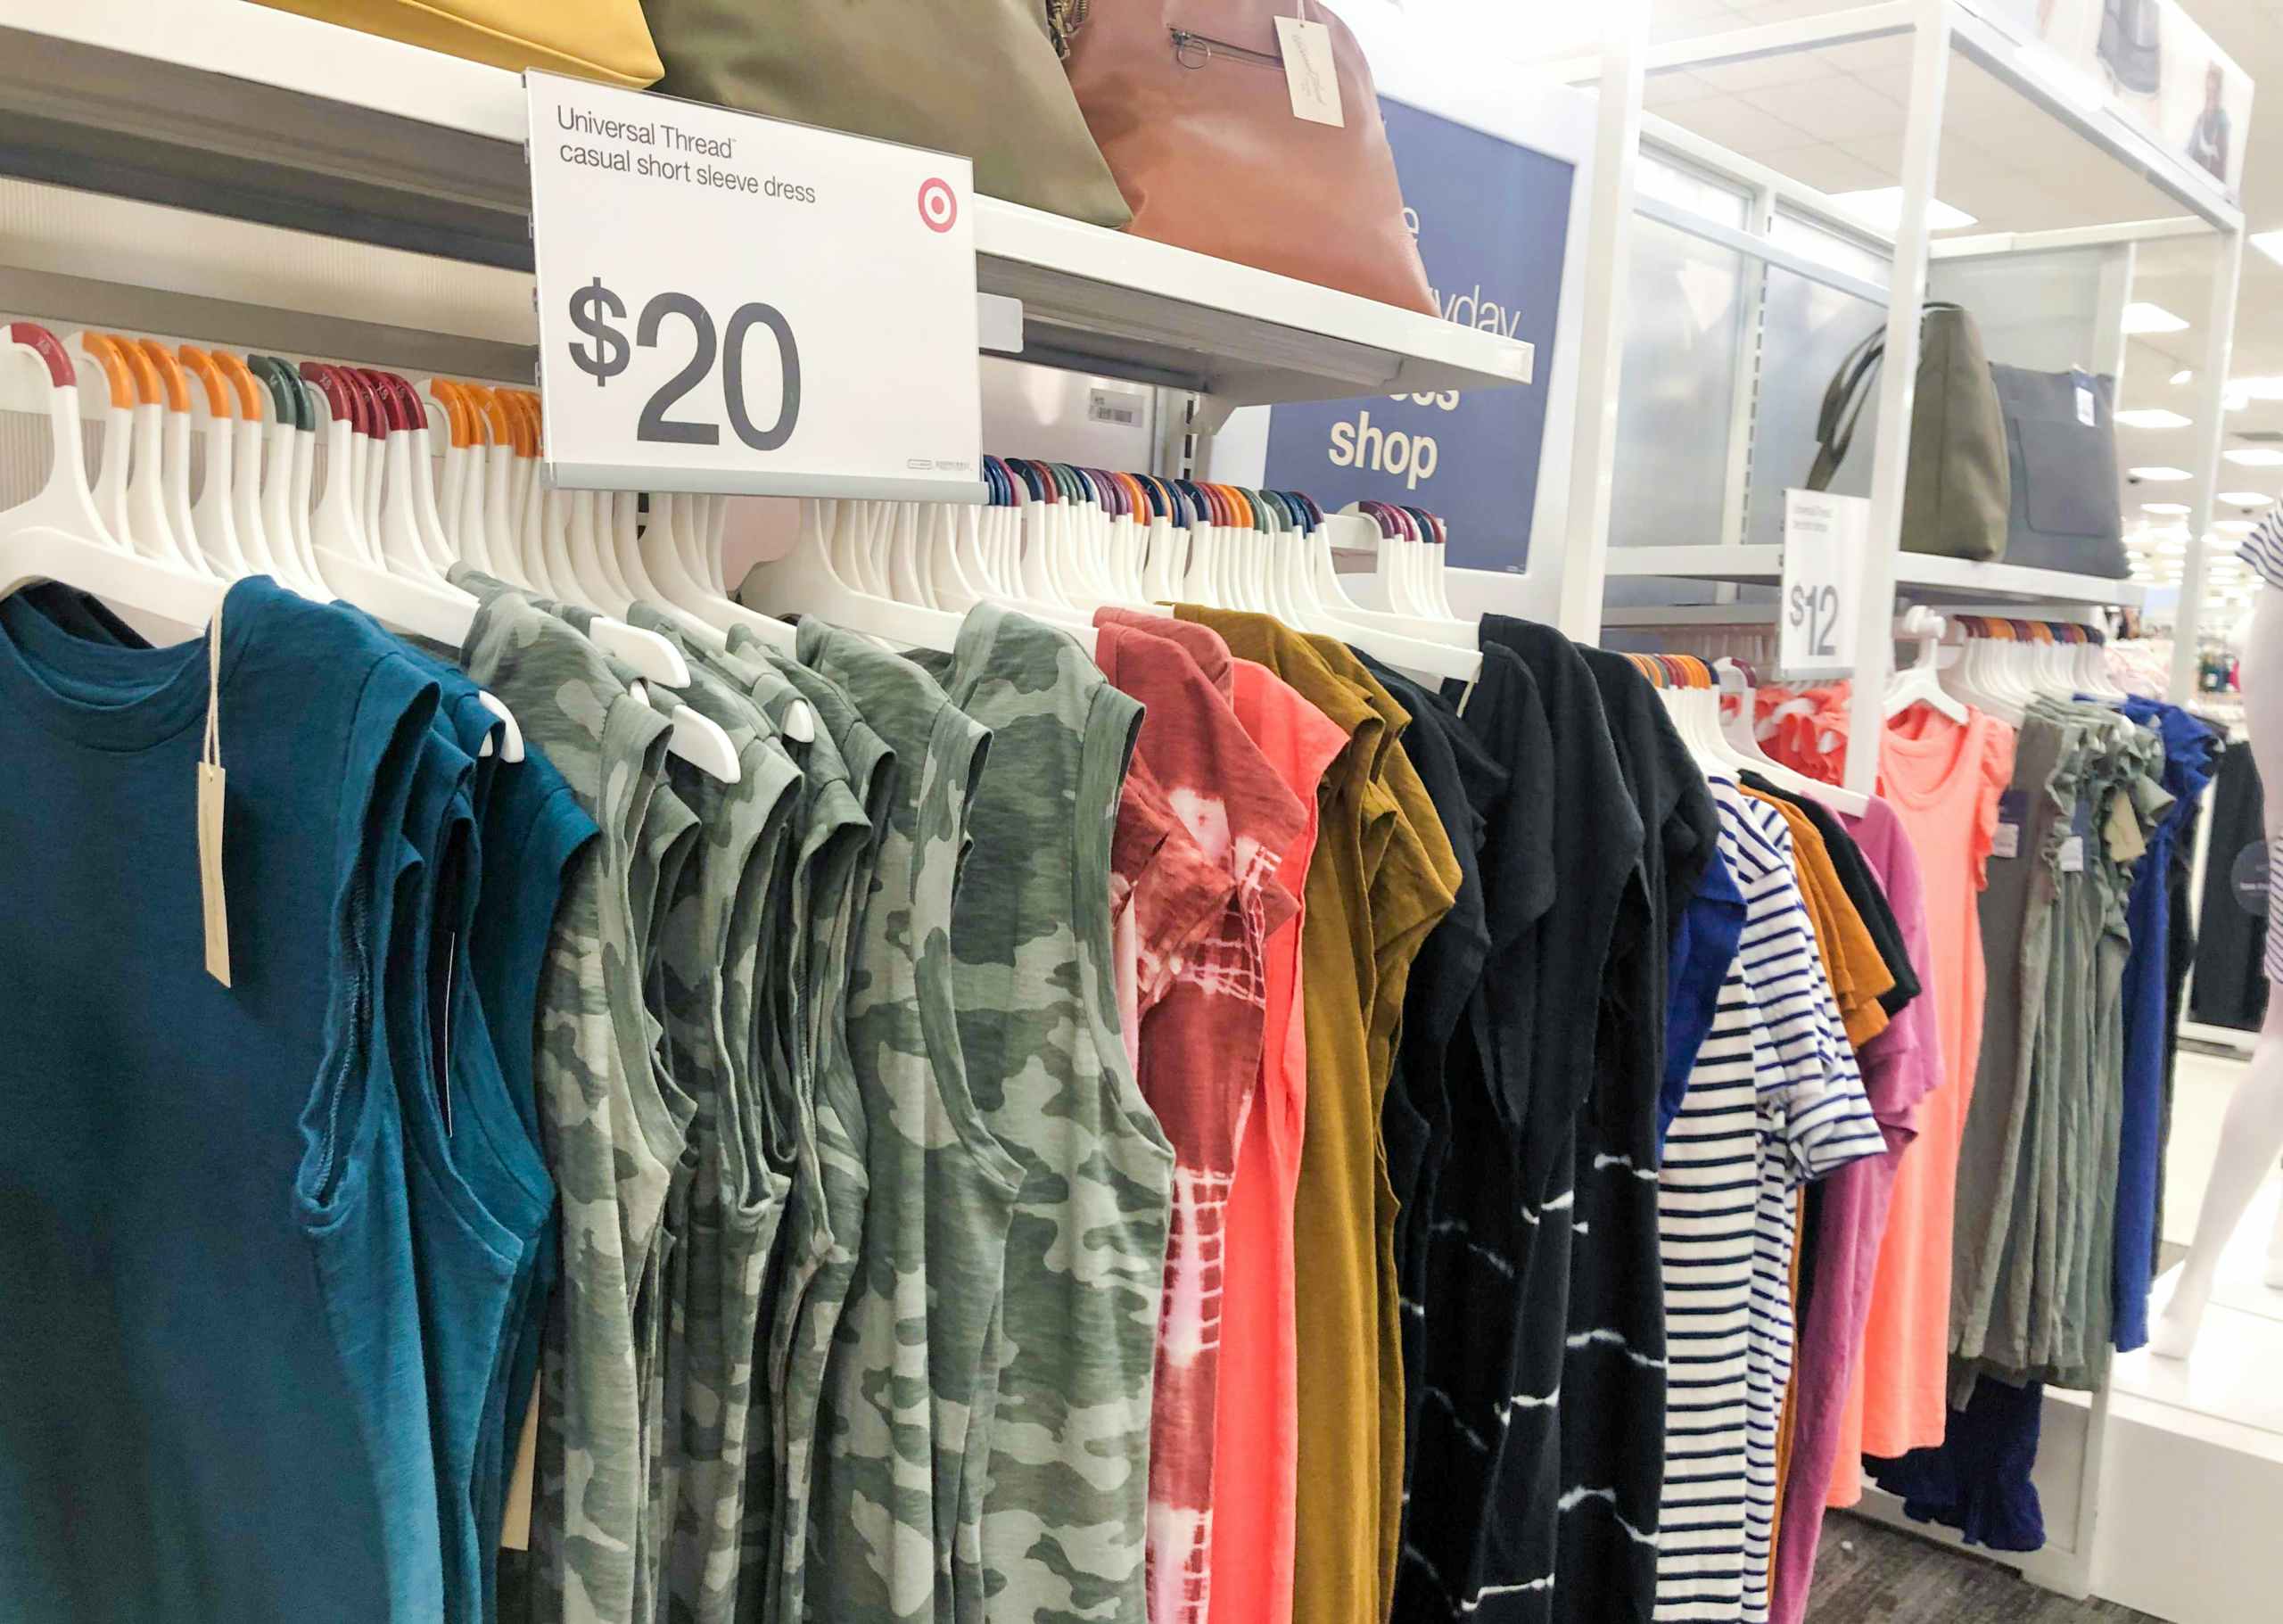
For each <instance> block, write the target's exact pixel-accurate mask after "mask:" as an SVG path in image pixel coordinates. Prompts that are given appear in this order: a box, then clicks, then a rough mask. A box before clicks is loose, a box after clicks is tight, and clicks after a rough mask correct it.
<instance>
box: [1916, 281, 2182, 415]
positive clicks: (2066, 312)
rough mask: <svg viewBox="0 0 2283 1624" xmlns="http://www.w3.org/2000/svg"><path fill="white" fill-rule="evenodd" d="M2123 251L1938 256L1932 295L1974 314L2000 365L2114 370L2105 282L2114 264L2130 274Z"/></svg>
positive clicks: (2043, 369)
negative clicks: (2103, 320)
mask: <svg viewBox="0 0 2283 1624" xmlns="http://www.w3.org/2000/svg"><path fill="white" fill-rule="evenodd" d="M2123 256H2124V250H2123V249H2122V248H2119V247H2111V246H2106V245H2104V246H2098V247H2086V248H2058V249H2054V250H2051V251H2048V252H2044V253H2028V254H1990V255H1988V256H1986V257H1983V256H1977V257H1975V258H1974V259H1971V260H1935V261H1934V263H1933V265H1931V266H1929V267H1928V268H1927V271H1926V297H1928V298H1929V299H1949V300H1952V301H1956V302H1957V303H1959V304H1962V305H1964V306H1965V307H1966V309H1969V310H1971V311H1973V312H1974V325H1975V326H1978V327H1980V328H1981V329H1982V349H1983V350H1985V351H1987V352H1988V354H1989V356H1990V359H1991V360H1992V361H1994V362H1996V363H1998V364H1999V366H2004V367H2028V368H2030V369H2031V370H2032V371H2034V372H2067V371H2069V370H2070V369H2071V368H2073V367H2084V368H2087V369H2088V370H2093V371H2106V370H2107V368H2106V366H2104V363H2105V362H2106V360H2107V359H2108V357H2109V356H2110V354H2111V353H2113V352H2114V350H2115V349H2116V347H2117V345H2116V339H2115V336H2114V334H2105V333H2103V332H2102V331H2101V330H2100V310H2101V282H2102V277H2103V274H2104V271H2105V269H2106V267H2107V266H2108V265H2109V264H2110V263H2111V262H2112V261H2114V262H2116V264H2117V265H2118V268H2119V270H2120V272H2121V271H2122V260H2123ZM2110 319H2111V320H2114V319H2115V318H2114V317H2110ZM2181 449H2183V450H2185V449H2187V448H2186V447H2182V448H2181Z"/></svg>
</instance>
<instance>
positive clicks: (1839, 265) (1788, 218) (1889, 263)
mask: <svg viewBox="0 0 2283 1624" xmlns="http://www.w3.org/2000/svg"><path fill="white" fill-rule="evenodd" d="M1768 241H1769V242H1771V243H1775V244H1776V247H1778V248H1788V249H1790V250H1791V251H1793V253H1795V254H1798V255H1799V256H1800V257H1801V259H1803V260H1814V261H1815V262H1816V263H1817V264H1818V265H1828V266H1829V267H1831V268H1832V269H1834V270H1838V271H1845V272H1846V273H1847V274H1848V275H1849V276H1860V277H1861V278H1862V279H1863V280H1864V281H1866V282H1875V283H1877V284H1879V285H1880V286H1881V287H1884V286H1886V285H1887V283H1888V280H1889V278H1890V277H1891V276H1892V274H1893V270H1894V257H1893V256H1892V254H1889V253H1887V252H1886V251H1884V250H1883V249H1877V248H1873V247H1870V246H1869V245H1868V244H1867V243H1862V242H1859V241H1858V240H1857V239H1856V238H1854V237H1851V236H1850V235H1847V234H1846V233H1844V232H1841V231H1835V230H1834V229H1833V228H1832V227H1828V226H1826V225H1823V224H1822V223H1820V222H1819V221H1816V220H1810V219H1807V218H1803V217H1801V216H1800V215H1796V214H1791V213H1787V212H1785V211H1784V210H1781V209H1779V210H1776V226H1775V229H1774V230H1772V231H1770V232H1769V233H1768Z"/></svg>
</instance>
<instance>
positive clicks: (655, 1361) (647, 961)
mask: <svg viewBox="0 0 2283 1624" xmlns="http://www.w3.org/2000/svg"><path fill="white" fill-rule="evenodd" d="M535 601H537V602H538V603H539V604H540V606H543V607H544V608H546V609H547V610H548V613H550V614H554V615H555V616H556V618H557V619H559V620H561V621H563V622H565V624H567V625H569V626H571V627H572V628H573V630H574V631H579V632H581V634H584V633H586V632H587V631H589V630H591V628H592V626H593V624H594V622H595V621H596V620H597V619H598V616H597V615H596V614H595V612H594V611H593V610H591V609H588V608H584V607H581V606H578V605H572V604H557V603H553V602H550V601H548V599H545V598H540V599H537V600H535ZM606 658H607V656H606ZM609 666H610V670H611V672H612V674H613V675H614V676H615V677H616V678H617V680H619V682H620V683H621V684H622V685H623V686H625V687H626V688H628V689H629V690H630V691H636V688H635V685H636V684H637V683H638V682H639V680H640V679H639V673H637V672H634V671H633V670H631V668H630V667H628V666H626V665H624V664H621V663H620V662H619V661H617V660H616V659H615V658H610V659H609ZM639 692H640V693H641V694H642V695H643V696H644V697H645V700H646V703H647V704H648V705H649V706H650V708H652V709H653V710H655V711H656V712H657V713H659V715H661V716H662V717H663V718H664V719H666V721H668V723H669V724H670V725H671V723H672V718H673V713H674V712H675V711H676V710H677V709H678V708H680V705H681V704H682V703H683V701H682V698H681V696H680V695H679V694H677V693H674V692H673V691H672V690H671V689H669V688H661V687H659V686H658V685H657V684H655V683H648V682H645V683H641V685H640V688H639ZM631 817H632V819H633V823H634V827H635V829H636V831H637V832H636V834H635V836H634V837H633V838H634V861H633V863H632V866H631V870H630V872H629V881H628V905H629V909H630V911H631V918H632V919H633V926H634V944H635V958H636V962H637V963H638V964H639V966H640V967H641V971H640V987H641V994H642V996H641V1003H640V1007H639V1016H638V1023H637V1028H636V1029H637V1030H639V1033H640V1035H641V1041H642V1042H643V1043H645V1045H646V1051H647V1057H648V1060H649V1066H648V1075H649V1078H650V1086H649V1088H647V1090H645V1089H643V1088H641V1087H640V1086H639V1084H637V1087H636V1092H635V1098H636V1101H637V1103H638V1106H639V1108H641V1109H643V1110H644V1112H645V1115H646V1117H647V1118H648V1119H649V1120H650V1121H652V1122H653V1123H654V1124H655V1123H656V1122H657V1121H658V1120H659V1118H660V1116H661V1114H663V1127H656V1128H654V1132H656V1133H659V1134H663V1135H664V1138H663V1142H666V1143H670V1144H671V1145H672V1147H673V1148H672V1150H671V1151H670V1152H669V1156H668V1163H667V1166H668V1173H667V1184H666V1198H665V1200H664V1202H663V1205H662V1206H661V1208H660V1209H659V1215H658V1220H657V1222H656V1223H655V1224H651V1225H650V1226H649V1228H648V1230H647V1237H646V1238H645V1240H644V1242H643V1243H642V1244H639V1246H638V1244H637V1237H636V1236H635V1235H634V1234H632V1233H630V1234H629V1236H628V1244H629V1250H628V1254H627V1255H628V1257H634V1256H635V1255H636V1253H637V1251H638V1250H639V1253H640V1256H641V1258H642V1265H641V1268H640V1270H639V1273H638V1274H636V1277H635V1290H634V1360H635V1366H636V1369H637V1370H638V1371H639V1373H640V1377H641V1389H642V1408H641V1414H640V1429H639V1433H638V1439H639V1443H638V1448H639V1452H640V1455H641V1457H642V1459H643V1461H644V1463H645V1465H644V1473H643V1475H644V1478H645V1480H646V1484H647V1488H646V1490H645V1493H644V1496H643V1507H642V1511H641V1514H640V1516H639V1518H638V1520H637V1521H636V1523H635V1542H634V1612H633V1616H634V1618H636V1619H638V1620H650V1619H655V1618H656V1617H658V1616H659V1615H660V1612H661V1610H662V1606H663V1602H662V1596H663V1576H664V1563H665V1536H666V1530H667V1529H668V1527H669V1525H670V1523H671V1519H672V1501H671V1496H670V1487H669V1483H668V1480H667V1460H666V1388H667V1377H668V1373H667V1368H666V1342H667V1336H668V1331H669V1326H670V1323H671V1318H672V1315H673V1313H674V1312H675V1311H676V1309H677V1307H678V1306H679V1305H680V1303H681V1302H682V1301H683V1300H684V1299H683V1297H682V1294H681V1293H680V1291H678V1290H677V1289H676V1285H675V1281H676V1271H677V1270H678V1268H679V1267H680V1264H679V1259H678V1256H677V1254H678V1253H679V1252H680V1248H681V1241H682V1236H683V1235H684V1233H685V1232H687V1231H688V1225H689V1198H690V1186H691V1183H692V1182H693V1180H694V1179H695V1178H696V1169H697V1159H696V1154H695V1151H694V1149H693V1147H692V1145H691V1142H690V1139H689V1130H690V1125H691V1123H692V1121H693V1120H694V1119H695V1117H696V1113H697V1101H696V1099H695V1098H694V1097H693V1096H692V1095H691V1093H690V1092H689V1090H688V1088H685V1087H684V1086H683V1085H682V1084H681V1083H680V1081H679V1080H678V1079H677V1078H676V1076H675V1075H674V1067H675V1059H676V1057H675V1056H674V1054H673V1053H672V1051H670V1050H669V1048H668V1047H667V1044H666V1042H665V1036H666V1001H665V981H664V977H665V966H664V960H663V947H664V934H663V930H662V929H661V928H660V927H661V925H662V923H663V919H664V917H665V914H666V911H667V910H668V907H669V906H670V904H671V903H672V899H673V898H674V897H676V896H677V895H679V894H680V888H681V882H682V877H683V874H684V872H685V870H688V868H689V866H690V864H691V862H692V860H693V859H694V858H695V856H696V852H697V845H698V837H697V817H696V813H695V812H692V811H691V810H690V809H689V806H688V804H687V803H686V802H684V801H683V799H682V798H681V796H680V794H679V793H678V792H677V791H676V790H675V789H674V788H673V787H672V784H670V783H669V782H668V780H667V774H666V771H665V768H664V758H661V762H660V771H658V772H657V773H655V775H652V776H649V777H646V778H644V779H641V780H640V781H639V782H638V783H637V785H636V786H635V794H634V804H633V807H632V811H631ZM621 1036H622V1039H623V1037H624V1036H625V1034H624V1033H622V1034H621ZM636 1075H637V1076H639V1075H640V1074H639V1073H637V1074H636Z"/></svg>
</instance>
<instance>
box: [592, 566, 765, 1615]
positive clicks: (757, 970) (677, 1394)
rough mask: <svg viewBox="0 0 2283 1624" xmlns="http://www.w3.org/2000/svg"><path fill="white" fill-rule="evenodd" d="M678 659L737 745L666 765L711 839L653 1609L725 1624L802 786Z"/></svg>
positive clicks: (674, 991)
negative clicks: (776, 992)
mask: <svg viewBox="0 0 2283 1624" xmlns="http://www.w3.org/2000/svg"><path fill="white" fill-rule="evenodd" d="M631 618H632V620H633V621H634V623H636V624H638V625H643V626H646V627H647V628H648V629H649V630H652V631H658V632H660V633H661V634H662V635H664V636H667V637H668V638H669V639H672V640H673V641H675V642H676V643H678V644H679V643H680V641H681V639H680V634H679V632H678V631H676V629H675V628H674V626H673V625H672V622H668V621H665V620H664V617H663V616H655V615H653V614H647V613H646V612H645V609H644V607H643V606H639V605H638V606H636V607H635V609H634V610H633V612H632V614H631ZM683 653H684V655H685V656H686V657H687V658H688V660H689V663H690V669H691V680H690V684H689V686H688V688H685V689H683V690H682V697H683V699H684V701H685V702H686V703H688V705H691V706H693V707H694V708H696V710H698V711H699V712H701V713H703V714H705V715H706V716H707V717H710V718H711V719H712V720H713V721H715V722H717V723H719V724H720V725H721V728H722V729H723V730H724V731H726V732H727V733H728V734H729V738H730V741H731V743H732V744H733V745H734V746H736V747H737V751H738V767H739V775H738V781H737V782H736V783H734V784H723V783H721V782H719V781H718V780H715V779H710V778H708V777H707V776H706V775H705V774H704V773H703V772H701V771H698V770H697V769H696V768H694V767H690V766H688V765H686V764H684V763H679V762H676V763H671V764H670V771H671V774H672V782H673V783H674V784H675V786H676V787H677V789H678V790H679V791H680V794H681V796H682V797H683V798H684V799H685V800H686V801H688V803H689V804H690V806H691V808H692V810H693V811H695V812H696V814H697V818H698V825H699V830H700V840H699V845H698V847H697V851H696V856H695V858H694V859H693V861H692V862H691V863H690V865H689V866H688V868H687V869H686V870H684V873H683V878H682V884H681V887H680V894H679V895H678V896H676V897H675V898H674V899H673V901H672V905H671V907H670V908H669V909H668V911H667V912H666V914H665V916H664V918H663V919H662V920H661V922H660V929H661V935H662V938H663V942H662V960H663V971H664V990H665V1008H666V1035H667V1042H668V1044H669V1047H670V1051H671V1052H672V1057H673V1060H674V1069H675V1074H676V1076H677V1077H678V1078H679V1079H680V1081H682V1082H683V1083H684V1084H686V1085H687V1086H688V1088H689V1089H690V1091H691V1092H692V1093H693V1094H695V1096H696V1101H697V1116H696V1120H695V1121H694V1122H693V1124H692V1131H691V1148H692V1151H693V1153H694V1158H695V1161H696V1167H695V1173H694V1176H693V1178H692V1180H691V1183H690V1186H689V1195H688V1209H687V1213H686V1215H685V1216H684V1227H683V1230H682V1232H681V1235H680V1244H679V1246H678V1247H677V1249H676V1252H675V1257H674V1259H673V1266H672V1271H671V1274H670V1282H669V1292H668V1296H669V1299H670V1300H669V1311H670V1317H669V1322H668V1329H667V1337H666V1357H665V1361H664V1364H665V1406H664V1438H663V1451H664V1473H663V1486H662V1492H661V1495H660V1502H661V1504H662V1505H663V1509H664V1515H665V1518H666V1519H667V1520H668V1521H667V1522H666V1525H665V1526H664V1527H663V1528H662V1529H660V1531H659V1544H660V1545H662V1546H663V1553H662V1554H663V1557H664V1583H663V1589H662V1591H661V1592H660V1594H662V1595H663V1597H664V1600H665V1603H666V1605H665V1608H664V1610H663V1611H664V1616H665V1617H666V1618H668V1619H670V1620H672V1621H673V1624H697V1621H704V1624H728V1621H729V1620H730V1619H731V1618H732V1617H733V1616H734V1612H735V1607H736V1601H737V1589H738V1524H739V1521H740V1517H741V1514H742V1508H743V1499H744V1489H745V1480H746V1452H747V1450H748V1449H749V1448H750V1447H751V1445H752V1441H753V1436H754V1435H753V1431H752V1428H751V1424H750V1420H751V1417H752V1415H753V1414H754V1398H755V1397H756V1394H755V1385H754V1378H755V1368H754V1315H755V1313H756V1308H757V1305H758V1303H759V1301H760V1296H761V1276H762V1266H763V1265H764V1263H765V1261H766V1259H767V1257H768V1255H769V1250H770V1246H771V1241H772V1240H773V1239H774V1237H775V1234H776V1232H777V1226H778V1223H779V1218H780V1217H781V1216H782V1214H783V1212H784V1209H785V1198H786V1195H787V1181H786V1180H785V1179H784V1178H783V1177H782V1176H781V1175H778V1174H777V1173H776V1172H774V1171H773V1170H772V1169H771V1167H770V1166H769V1165H768V1163H767V1161H766V1159H765V1158H763V1157H762V1155H761V1154H760V1145H761V1138H762V1136H761V1134H760V1131H759V1127H758V1125H757V1124H756V1123H755V1121H754V1117H755V1114H756V1101H755V1096H756V1094H757V1092H758V1090H759V1087H760V1083H759V1077H758V1069H759V1068H760V1066H761V1063H762V1052H761V1051H762V1050H763V1049H764V1048H765V1047H767V1046H768V1043H770V1042H771V1041H773V1035H772V1034H771V1033H768V1032H765V1031H764V1030H763V1029H762V1025H763V1023H760V1022H757V1020H756V1009H757V1005H758V1002H760V1001H759V1000H757V997H756V987H757V985H758V984H759V983H760V981H761V980H762V977H764V976H765V975H766V973H767V966H768V950H769V949H770V948H771V947H772V946H773V945H774V944H776V943H777V941H778V939H779V936H780V935H781V933H782V931H783V929H784V924H785V922H784V920H783V919H781V918H779V917H778V916H777V913H776V911H775V909H774V907H773V904H774V903H776V901H777V900H778V897H779V892H780V889H781V884H780V882H781V880H782V878H783V875H784V872H785V869H786V860H787V855H788V853H790V851H791V848H792V845H793V838H794V835H793V831H794V826H795V813H796V809H797V805H798V803H799V800H800V774H799V771H798V770H797V769H796V768H795V765H794V763H793V760H792V757H791V756H790V754H787V750H786V749H785V747H784V745H783V741H782V740H781V739H780V738H779V736H778V733H777V730H776V729H775V727H774V726H773V725H771V722H770V721H768V719H767V718H766V717H764V716H763V715H762V713H761V712H760V711H759V709H758V708H756V707H755V706H754V704H753V702H752V701H751V700H750V699H748V698H747V697H746V696H745V695H744V694H742V693H740V692H738V691H737V689H736V688H735V687H734V686H733V685H731V684H730V683H729V682H726V681H724V680H721V678H720V677H719V676H718V675H717V674H716V673H714V672H713V671H711V670H710V669H708V668H707V667H706V665H705V663H704V661H703V659H702V657H701V656H700V655H698V653H697V652H696V651H695V650H693V649H690V648H688V647H684V648H683ZM762 1413H763V1414H765V1410H764V1411H763V1412H762ZM763 1447H766V1435H765V1434H764V1435H763Z"/></svg>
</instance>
